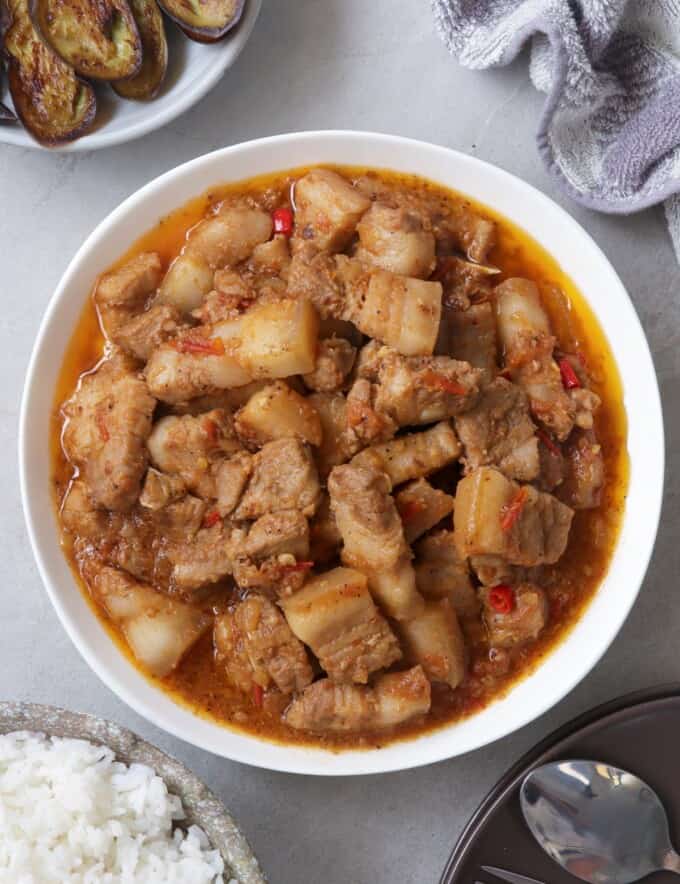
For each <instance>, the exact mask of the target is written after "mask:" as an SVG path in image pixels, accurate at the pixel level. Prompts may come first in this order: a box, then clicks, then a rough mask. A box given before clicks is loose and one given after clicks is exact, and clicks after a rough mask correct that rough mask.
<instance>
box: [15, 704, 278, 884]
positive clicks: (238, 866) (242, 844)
mask: <svg viewBox="0 0 680 884" xmlns="http://www.w3.org/2000/svg"><path fill="white" fill-rule="evenodd" d="M15 731H35V732H38V733H44V734H47V735H48V736H54V737H65V738H69V739H74V740H89V741H91V742H94V743H101V744H103V745H105V746H108V747H109V748H110V749H112V750H113V752H114V753H115V755H116V758H117V760H118V761H122V762H123V763H124V764H127V765H132V764H145V765H147V766H148V767H151V768H152V769H153V770H154V771H155V773H156V774H157V775H158V776H160V777H161V778H162V779H163V780H164V782H165V784H166V786H167V787H168V791H169V792H171V793H172V794H173V795H177V796H178V797H179V798H180V799H181V801H182V806H183V808H184V811H185V813H186V818H185V819H184V820H183V821H182V824H181V825H182V827H184V828H186V827H188V826H192V825H197V826H200V827H201V828H202V829H203V831H204V832H205V833H206V835H207V836H208V838H209V839H210V843H211V844H212V845H213V847H214V848H215V849H217V850H219V852H220V854H221V856H222V859H223V860H224V862H225V865H226V866H227V869H228V871H227V872H225V880H232V879H233V880H235V881H237V882H238V884H264V881H265V878H264V877H263V875H262V873H261V871H260V868H259V865H258V862H257V860H256V859H255V856H254V855H253V852H252V849H251V847H250V845H249V844H248V842H247V841H246V839H245V837H244V835H243V833H242V832H241V830H240V829H239V827H238V825H237V823H236V821H235V820H234V818H233V817H232V816H231V814H230V813H229V811H228V810H227V809H226V808H225V807H224V806H223V805H222V804H221V803H220V802H219V801H218V800H217V798H216V797H215V796H214V795H213V794H212V792H210V790H209V789H208V788H207V787H206V786H205V784H204V783H202V782H201V780H199V779H198V777H197V776H196V775H195V774H194V773H192V772H191V771H190V770H189V768H187V767H185V766H184V765H183V764H182V763H181V762H180V761H177V760H176V759H175V758H171V757H170V756H169V755H166V754H165V752H161V750H160V749H157V748H156V747H155V746H153V745H152V744H151V743H148V742H147V741H146V740H143V739H142V738H141V737H138V736H137V734H134V733H133V732H132V731H129V730H127V728H124V727H120V725H117V724H114V723H113V722H111V721H105V720H103V719H101V718H97V717H96V716H94V715H87V714H84V713H79V712H70V711H68V710H66V709H59V708H57V707H55V706H43V705H41V704H38V703H14V702H2V703H0V734H10V733H13V732H15Z"/></svg>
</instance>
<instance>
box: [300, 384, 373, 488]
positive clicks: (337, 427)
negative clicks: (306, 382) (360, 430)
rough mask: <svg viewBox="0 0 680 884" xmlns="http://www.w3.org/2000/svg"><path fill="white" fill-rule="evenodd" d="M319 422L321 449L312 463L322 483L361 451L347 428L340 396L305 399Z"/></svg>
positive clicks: (340, 394)
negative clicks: (317, 416)
mask: <svg viewBox="0 0 680 884" xmlns="http://www.w3.org/2000/svg"><path fill="white" fill-rule="evenodd" d="M307 401H308V402H309V403H310V405H312V406H313V407H314V409H315V411H316V413H317V414H318V415H319V420H320V421H321V445H319V446H318V447H317V448H316V449H315V451H314V459H315V461H316V465H317V467H318V470H319V475H320V476H321V478H322V479H325V478H326V476H328V474H329V473H330V471H331V470H332V469H333V467H336V466H338V465H339V464H341V463H345V462H346V461H348V460H349V459H350V458H351V457H352V455H354V454H356V453H357V451H359V449H360V448H361V441H360V440H359V437H358V436H357V434H356V433H355V432H354V431H353V430H352V429H351V428H350V427H349V426H348V419H347V399H346V398H345V397H344V396H343V395H342V393H312V394H311V395H310V396H308V397H307Z"/></svg>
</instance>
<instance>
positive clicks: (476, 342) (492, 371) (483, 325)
mask: <svg viewBox="0 0 680 884" xmlns="http://www.w3.org/2000/svg"><path fill="white" fill-rule="evenodd" d="M442 326H443V328H444V331H445V336H444V337H445V351H444V352H445V353H446V354H447V355H449V356H451V357H452V358H453V359H458V360H459V361H461V362H468V363H469V364H470V365H471V366H472V367H473V368H478V369H479V370H480V371H482V372H483V375H482V379H483V380H484V381H486V382H487V383H488V382H489V381H490V380H491V379H492V378H494V377H495V375H496V372H497V371H498V343H497V332H496V317H495V316H494V311H493V307H492V306H491V304H490V303H488V302H483V303H481V304H471V305H470V306H469V307H468V308H467V309H466V310H459V309H457V308H451V307H447V306H444V308H443V313H442Z"/></svg>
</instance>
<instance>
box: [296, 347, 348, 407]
mask: <svg viewBox="0 0 680 884" xmlns="http://www.w3.org/2000/svg"><path fill="white" fill-rule="evenodd" d="M356 355H357V351H356V347H353V346H352V344H350V342H349V341H348V340H347V339H346V338H324V339H323V340H321V341H319V344H318V347H317V352H316V364H315V366H314V368H313V370H312V371H310V372H308V373H307V374H304V375H303V376H302V380H303V382H304V384H305V386H306V387H308V388H309V389H310V390H316V391H317V392H319V393H334V392H336V391H337V390H342V388H343V387H344V386H345V385H346V382H347V377H348V375H349V373H350V372H351V371H352V367H353V365H354V360H355V359H356Z"/></svg>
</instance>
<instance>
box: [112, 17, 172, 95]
mask: <svg viewBox="0 0 680 884" xmlns="http://www.w3.org/2000/svg"><path fill="white" fill-rule="evenodd" d="M128 2H129V4H130V10H131V11H132V14H133V16H134V18H135V22H136V23H137V30H138V31H139V36H140V38H141V40H142V65H141V67H140V69H139V70H138V71H137V73H136V74H135V75H134V77H128V79H127V80H115V81H114V82H113V83H111V87H112V88H113V91H114V92H115V93H116V94H117V95H120V96H121V98H130V99H132V100H133V101H148V100H149V99H151V98H154V97H155V96H156V95H157V94H158V90H159V89H160V88H161V83H162V82H163V79H164V78H165V72H166V70H167V68H168V41H167V40H166V37H165V24H164V23H163V14H162V13H161V11H160V9H159V8H158V4H157V3H156V0H128Z"/></svg>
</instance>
